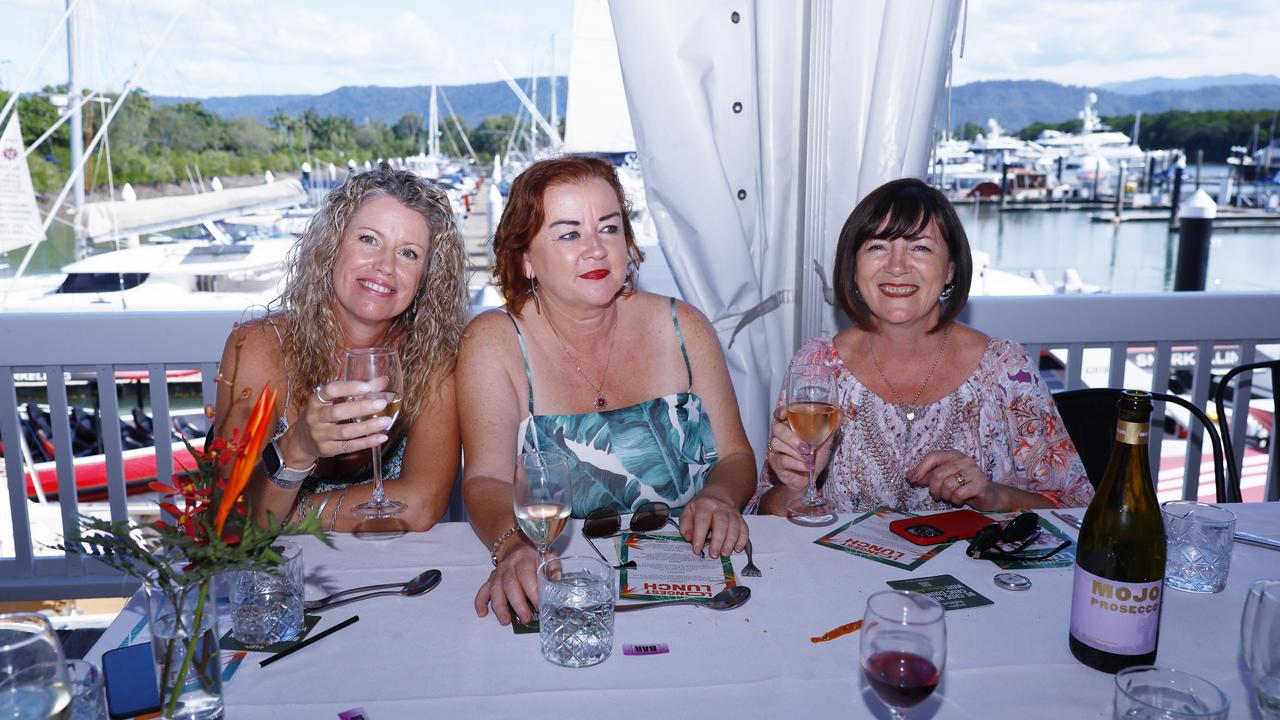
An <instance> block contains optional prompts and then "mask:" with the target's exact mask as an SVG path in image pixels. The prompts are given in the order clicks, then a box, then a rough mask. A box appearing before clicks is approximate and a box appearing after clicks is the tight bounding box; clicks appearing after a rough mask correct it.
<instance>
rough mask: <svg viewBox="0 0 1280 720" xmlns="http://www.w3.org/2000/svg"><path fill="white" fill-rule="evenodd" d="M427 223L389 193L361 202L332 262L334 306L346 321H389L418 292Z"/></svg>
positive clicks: (424, 260)
mask: <svg viewBox="0 0 1280 720" xmlns="http://www.w3.org/2000/svg"><path fill="white" fill-rule="evenodd" d="M430 250H431V227H430V226H429V225H428V224H427V220H426V218H424V217H423V216H422V215H421V214H419V213H417V212H415V211H414V210H411V209H409V208H407V207H405V206H404V205H403V204H402V203H401V202H400V201H399V200H396V199H395V198H391V197H377V198H373V199H372V200H369V201H367V202H365V203H364V204H363V205H361V206H360V209H359V210H357V211H356V212H355V214H354V215H352V216H351V220H350V221H348V222H347V226H346V228H345V229H344V230H343V232H342V239H341V241H340V242H339V246H338V256H337V258H336V259H335V261H334V264H333V294H334V301H335V308H334V309H335V312H336V313H337V315H338V318H339V321H340V323H343V324H344V327H350V326H352V325H356V326H358V325H365V326H374V327H376V326H380V325H384V324H389V323H390V322H391V321H392V320H394V319H395V318H396V317H397V316H398V315H400V314H401V313H403V312H404V311H405V310H406V309H407V308H408V307H409V305H410V303H412V302H413V298H414V296H415V295H417V292H418V286H419V284H421V282H422V278H423V275H424V274H425V273H426V269H427V258H428V256H429V253H430Z"/></svg>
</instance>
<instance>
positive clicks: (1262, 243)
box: [956, 204, 1280, 292]
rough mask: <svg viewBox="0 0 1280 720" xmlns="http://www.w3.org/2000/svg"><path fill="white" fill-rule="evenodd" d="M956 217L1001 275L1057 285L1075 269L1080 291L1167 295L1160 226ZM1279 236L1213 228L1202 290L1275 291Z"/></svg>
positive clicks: (1171, 257)
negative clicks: (1083, 287)
mask: <svg viewBox="0 0 1280 720" xmlns="http://www.w3.org/2000/svg"><path fill="white" fill-rule="evenodd" d="M956 210H957V211H958V212H959V214H960V219H961V221H962V222H963V223H964V227H965V232H966V233H968V235H969V242H970V244H971V245H972V246H973V248H974V249H975V250H982V251H984V252H987V253H989V254H990V255H991V263H992V264H993V265H994V266H995V267H997V268H999V269H1001V270H1005V271H1007V272H1012V273H1017V274H1019V275H1024V276H1025V275H1030V274H1031V273H1032V272H1033V271H1035V270H1040V271H1043V272H1044V274H1045V276H1046V277H1047V278H1048V280H1049V281H1050V282H1060V281H1061V280H1062V274H1063V271H1064V270H1066V269H1068V268H1075V269H1076V270H1077V271H1079V273H1080V277H1081V279H1083V280H1084V282H1085V283H1086V284H1090V285H1098V286H1100V287H1102V288H1103V289H1105V290H1110V291H1112V292H1159V291H1162V290H1169V289H1171V288H1172V287H1173V273H1174V264H1175V262H1176V260H1175V258H1176V257H1177V247H1178V246H1177V242H1178V234H1177V233H1176V232H1174V233H1170V232H1169V231H1168V223H1167V222H1126V223H1122V224H1119V225H1116V224H1112V223H1109V222H1093V220H1092V219H1091V216H1092V215H1093V214H1095V212H1099V211H1094V212H1080V211H1066V212H1043V211H1029V212H1007V213H1000V212H998V210H997V209H996V207H995V206H994V205H992V204H988V205H982V206H978V205H961V206H957V208H956ZM1277 267H1280V230H1274V229H1271V230H1233V229H1228V228H1222V227H1216V228H1214V233H1213V244H1212V248H1211V250H1210V254H1209V287H1208V288H1207V289H1209V290H1224V291H1227V290H1230V291H1257V290H1280V274H1277V273H1276V272H1275V268H1277Z"/></svg>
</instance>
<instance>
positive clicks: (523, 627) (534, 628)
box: [508, 606, 539, 635]
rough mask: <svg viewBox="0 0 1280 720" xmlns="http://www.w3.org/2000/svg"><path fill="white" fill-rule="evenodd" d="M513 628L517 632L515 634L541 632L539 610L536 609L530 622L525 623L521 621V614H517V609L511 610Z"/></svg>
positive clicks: (535, 633)
mask: <svg viewBox="0 0 1280 720" xmlns="http://www.w3.org/2000/svg"><path fill="white" fill-rule="evenodd" d="M508 607H509V606H508ZM511 630H512V631H513V632H515V634H517V635H537V634H538V632H539V626H538V611H537V610H534V611H533V616H532V617H530V618H529V622H527V623H525V622H520V616H519V615H516V611H515V610H512V611H511Z"/></svg>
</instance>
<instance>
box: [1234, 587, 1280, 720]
mask: <svg viewBox="0 0 1280 720" xmlns="http://www.w3.org/2000/svg"><path fill="white" fill-rule="evenodd" d="M1240 648H1241V650H1242V651H1243V652H1244V661H1245V663H1246V664H1248V666H1249V674H1250V677H1251V678H1252V680H1253V690H1254V693H1255V694H1256V695H1257V700H1258V709H1259V710H1260V711H1262V717H1264V718H1266V720H1280V579H1271V580H1256V581H1254V583H1253V586H1252V587H1250V588H1249V597H1248V598H1247V599H1246V600H1245V602H1244V613H1243V615H1242V617H1241V618H1240Z"/></svg>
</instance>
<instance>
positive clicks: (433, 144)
mask: <svg viewBox="0 0 1280 720" xmlns="http://www.w3.org/2000/svg"><path fill="white" fill-rule="evenodd" d="M428 114H429V115H430V116H431V117H430V118H429V120H428V122H427V131H428V132H430V133H431V134H430V135H429V136H428V138H429V139H428V140H427V142H428V147H430V149H431V152H430V155H429V157H430V158H431V159H432V160H434V159H436V158H437V157H439V156H440V115H439V111H438V110H437V109H436V84H435V81H432V82H431V107H430V109H429V110H428Z"/></svg>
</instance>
